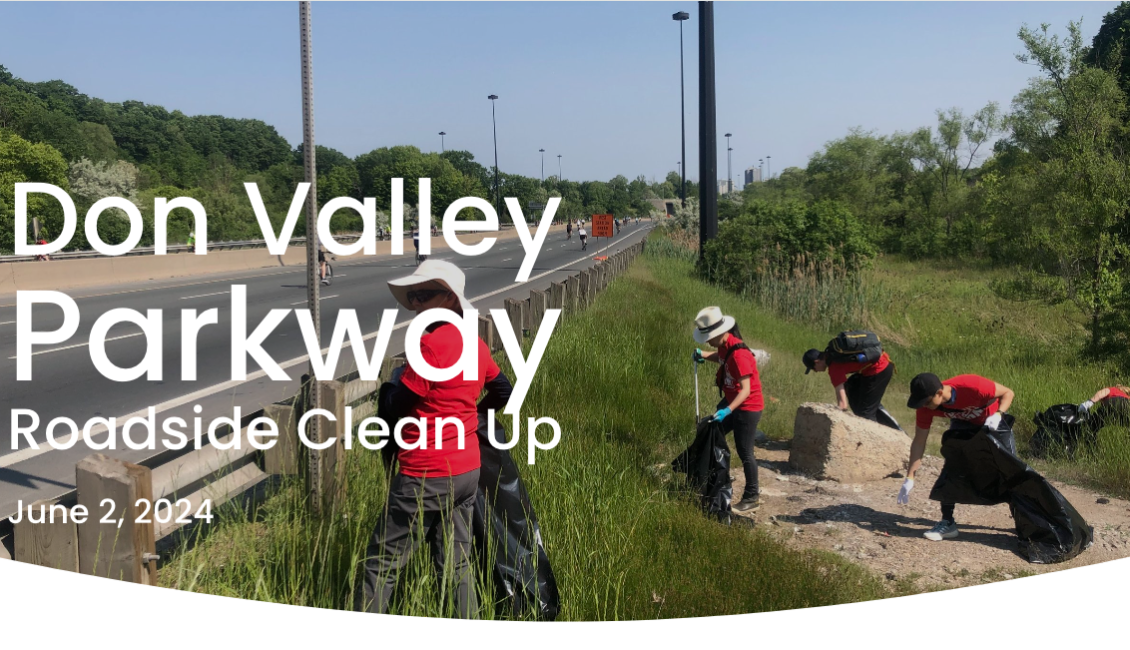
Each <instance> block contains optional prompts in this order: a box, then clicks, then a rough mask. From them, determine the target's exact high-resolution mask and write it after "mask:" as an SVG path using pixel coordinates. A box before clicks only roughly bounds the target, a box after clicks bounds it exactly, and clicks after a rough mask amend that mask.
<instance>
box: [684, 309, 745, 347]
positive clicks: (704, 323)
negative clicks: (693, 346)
mask: <svg viewBox="0 0 1130 650" xmlns="http://www.w3.org/2000/svg"><path fill="white" fill-rule="evenodd" d="M736 322H737V321H735V320H734V317H733V316H723V315H722V308H721V307H706V308H705V309H703V310H702V311H700V312H698V316H695V317H694V324H695V329H694V340H695V342H696V343H706V342H707V341H709V340H710V339H712V338H714V337H716V336H718V335H719V334H722V333H725V332H729V331H730V330H732V329H733V328H734V323H736Z"/></svg>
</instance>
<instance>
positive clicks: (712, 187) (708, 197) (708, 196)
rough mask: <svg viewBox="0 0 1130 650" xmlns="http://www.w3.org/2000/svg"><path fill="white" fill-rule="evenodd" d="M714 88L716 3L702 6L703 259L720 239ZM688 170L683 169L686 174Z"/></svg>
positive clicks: (700, 177) (700, 146) (700, 140)
mask: <svg viewBox="0 0 1130 650" xmlns="http://www.w3.org/2000/svg"><path fill="white" fill-rule="evenodd" d="M716 99H717V98H716V96H715V85H714V3H713V2H699V3H698V206H699V208H698V209H699V225H698V243H699V247H698V250H699V256H700V259H701V255H702V253H703V251H704V250H706V242H708V241H710V240H711V239H714V238H715V237H716V236H717V235H718V122H717V118H718V115H717V103H716ZM686 169H687V166H686V165H683V171H684V173H685V172H686Z"/></svg>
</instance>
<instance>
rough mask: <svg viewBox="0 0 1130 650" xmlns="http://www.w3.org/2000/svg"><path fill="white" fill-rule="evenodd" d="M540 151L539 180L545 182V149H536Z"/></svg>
mask: <svg viewBox="0 0 1130 650" xmlns="http://www.w3.org/2000/svg"><path fill="white" fill-rule="evenodd" d="M538 151H540V152H541V182H542V184H543V185H544V184H545V149H538Z"/></svg>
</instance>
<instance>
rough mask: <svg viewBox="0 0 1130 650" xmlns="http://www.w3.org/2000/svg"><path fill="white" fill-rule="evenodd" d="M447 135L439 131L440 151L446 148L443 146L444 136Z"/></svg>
mask: <svg viewBox="0 0 1130 650" xmlns="http://www.w3.org/2000/svg"><path fill="white" fill-rule="evenodd" d="M445 135H447V134H446V133H444V132H443V131H440V132H439V152H440V153H443V152H444V151H446V149H444V148H443V136H445Z"/></svg>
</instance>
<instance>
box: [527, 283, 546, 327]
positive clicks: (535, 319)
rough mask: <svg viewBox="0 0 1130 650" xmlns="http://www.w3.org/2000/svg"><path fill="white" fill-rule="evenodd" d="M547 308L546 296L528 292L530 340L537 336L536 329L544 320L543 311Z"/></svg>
mask: <svg viewBox="0 0 1130 650" xmlns="http://www.w3.org/2000/svg"><path fill="white" fill-rule="evenodd" d="M548 307H549V300H548V296H546V295H545V292H544V291H539V290H537V289H531V290H530V338H533V337H535V336H537V333H538V328H540V327H541V322H542V320H544V319H545V310H546V309H548Z"/></svg>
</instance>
